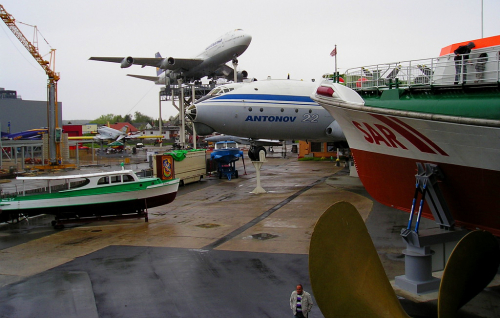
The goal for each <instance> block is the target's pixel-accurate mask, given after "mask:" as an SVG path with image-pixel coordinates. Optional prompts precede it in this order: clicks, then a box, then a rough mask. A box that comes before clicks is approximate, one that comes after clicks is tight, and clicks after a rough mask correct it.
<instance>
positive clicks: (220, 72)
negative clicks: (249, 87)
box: [215, 64, 233, 77]
mask: <svg viewBox="0 0 500 318" xmlns="http://www.w3.org/2000/svg"><path fill="white" fill-rule="evenodd" d="M232 73H233V69H232V68H231V67H229V66H227V65H226V64H224V65H221V66H220V67H219V68H218V69H216V70H215V75H217V76H224V77H227V76H229V75H231V74H232Z"/></svg>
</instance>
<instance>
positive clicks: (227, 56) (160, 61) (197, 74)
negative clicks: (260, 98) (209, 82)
mask: <svg viewBox="0 0 500 318" xmlns="http://www.w3.org/2000/svg"><path fill="white" fill-rule="evenodd" d="M251 41H252V36H250V35H249V34H247V33H246V32H244V31H243V30H241V29H236V30H234V31H231V32H228V33H226V34H224V35H223V36H221V37H219V38H218V39H217V40H215V41H214V42H213V43H212V44H210V45H208V46H207V47H206V48H205V50H203V52H201V53H200V54H198V55H196V57H194V58H174V57H167V58H162V57H161V55H160V53H156V55H155V57H154V58H147V57H145V58H134V57H131V56H128V57H91V58H90V60H94V61H102V62H113V63H120V64H121V68H127V67H130V66H132V65H141V66H142V67H145V66H152V67H156V68H157V76H143V75H133V74H128V76H132V77H136V78H140V79H144V80H149V81H154V82H155V83H156V84H163V85H169V84H170V83H172V84H177V82H176V80H177V79H180V78H182V79H183V80H184V82H193V81H199V80H200V79H201V78H203V77H205V76H208V77H210V78H212V79H214V80H215V79H217V78H221V77H223V78H227V79H229V80H232V79H234V73H233V72H234V70H233V68H231V67H229V66H227V65H226V63H227V62H229V61H233V62H236V63H237V61H238V60H237V58H238V57H239V56H240V55H241V54H243V52H245V51H246V49H247V48H248V46H249V45H250V42H251ZM237 76H238V81H241V80H242V79H243V78H246V77H247V76H248V73H247V72H246V71H241V72H238V73H237Z"/></svg>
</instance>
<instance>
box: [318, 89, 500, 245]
mask: <svg viewBox="0 0 500 318" xmlns="http://www.w3.org/2000/svg"><path fill="white" fill-rule="evenodd" d="M316 97H317V99H316V100H317V101H318V102H319V103H320V104H321V105H322V106H323V107H325V108H326V109H327V110H328V111H329V112H330V114H331V115H332V116H333V117H334V118H335V119H336V120H337V121H338V123H339V125H340V127H341V128H342V130H343V132H344V134H345V136H346V138H347V140H348V143H349V146H350V148H351V151H352V153H353V158H354V161H355V164H356V169H357V171H358V175H359V177H360V179H361V181H362V183H363V185H364V186H365V188H366V189H367V191H368V192H369V194H370V195H371V196H372V197H373V198H374V199H375V200H377V201H378V202H380V203H382V204H385V205H388V206H391V207H394V208H396V209H400V210H403V211H408V212H409V211H410V209H411V204H412V200H413V195H414V192H415V175H416V173H417V165H416V163H418V162H419V163H422V164H423V163H433V164H436V165H438V167H439V168H440V169H441V171H442V172H443V174H444V179H443V180H442V181H441V182H439V183H438V186H439V188H440V190H441V192H442V193H443V195H444V198H445V200H446V203H447V204H448V207H449V208H450V211H451V213H452V216H453V218H454V219H455V221H456V225H457V226H463V227H466V228H469V229H476V228H480V229H484V230H488V231H490V232H492V233H493V234H494V235H496V236H500V200H499V198H498V194H499V193H498V190H499V189H500V143H499V142H498V140H500V128H498V127H491V126H481V125H471V124H460V123H454V122H449V121H448V122H447V121H439V120H425V119H422V118H418V116H416V117H412V116H411V114H410V113H407V116H405V115H398V114H397V112H393V111H389V112H386V113H384V110H380V109H377V110H375V109H373V108H371V107H366V106H363V107H357V108H356V107H346V105H347V104H348V103H345V101H344V102H338V101H337V102H335V101H333V99H331V98H330V99H328V98H322V97H319V98H318V96H317V95H316ZM320 100H322V101H320ZM358 106H359V105H358ZM370 110H373V111H370ZM401 113H403V112H401ZM423 216H424V217H426V218H429V219H433V216H432V213H431V211H430V209H429V208H428V206H427V204H425V206H424V210H423Z"/></svg>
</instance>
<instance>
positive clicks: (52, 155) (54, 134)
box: [0, 4, 62, 166]
mask: <svg viewBox="0 0 500 318" xmlns="http://www.w3.org/2000/svg"><path fill="white" fill-rule="evenodd" d="M0 18H1V19H2V20H3V22H5V24H6V25H7V27H8V28H9V29H10V30H11V31H12V33H14V35H15V36H16V37H17V39H18V40H19V41H20V42H21V44H22V45H23V46H24V47H25V48H26V49H27V50H28V52H30V54H31V55H32V56H33V58H34V59H35V60H36V61H37V62H38V64H40V66H41V67H42V68H43V69H44V71H45V73H46V74H47V76H48V77H49V79H48V81H47V91H48V100H47V118H48V127H49V162H50V165H51V166H57V165H61V164H62V159H61V149H60V141H61V135H62V130H61V128H58V127H59V122H58V118H59V116H58V114H59V110H58V105H57V81H59V79H60V76H59V73H56V72H55V71H54V70H53V69H52V68H51V67H50V66H51V65H55V50H54V49H51V51H50V62H49V61H46V60H44V59H43V57H42V56H41V55H40V53H39V52H38V48H37V47H36V46H34V45H33V44H32V43H31V42H30V41H28V39H27V38H26V37H25V36H24V34H23V33H22V32H21V30H19V28H18V27H17V25H16V23H15V22H16V19H14V17H13V16H12V15H11V14H9V13H8V12H7V11H5V8H4V7H3V6H2V5H1V4H0ZM28 25H29V24H28ZM35 35H36V27H35Z"/></svg>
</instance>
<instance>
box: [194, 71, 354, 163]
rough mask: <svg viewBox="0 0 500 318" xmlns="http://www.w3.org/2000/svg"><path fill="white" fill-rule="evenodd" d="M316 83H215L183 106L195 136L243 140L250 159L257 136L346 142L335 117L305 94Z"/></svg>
mask: <svg viewBox="0 0 500 318" xmlns="http://www.w3.org/2000/svg"><path fill="white" fill-rule="evenodd" d="M317 87H318V84H317V83H314V82H306V81H298V80H264V81H253V82H249V83H237V84H227V85H221V86H218V87H216V88H214V90H213V91H212V92H210V93H209V94H208V95H207V96H206V97H203V98H201V99H200V100H199V101H198V102H196V103H195V105H194V106H191V107H189V109H188V111H187V115H188V116H189V117H190V118H191V119H192V120H193V123H194V126H195V128H196V132H197V133H198V134H199V135H209V134H212V133H214V132H218V133H221V134H226V135H232V136H238V137H247V138H249V139H250V143H251V145H252V147H251V148H250V151H249V156H250V158H252V156H253V155H255V156H254V157H255V158H258V153H259V151H261V150H262V149H263V148H262V145H260V144H259V139H272V140H293V139H295V140H308V141H323V142H329V141H330V142H342V143H344V144H346V138H345V136H344V133H343V132H342V130H341V129H340V126H339V125H338V123H337V121H336V120H335V119H334V118H333V117H332V116H331V115H330V113H329V112H328V111H326V110H325V109H324V108H323V107H321V106H320V105H319V104H318V103H316V102H315V101H313V100H312V99H311V98H310V95H311V93H312V92H313V91H314V90H315V89H316V88H317ZM215 90H217V92H215V93H214V91H215Z"/></svg>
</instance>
